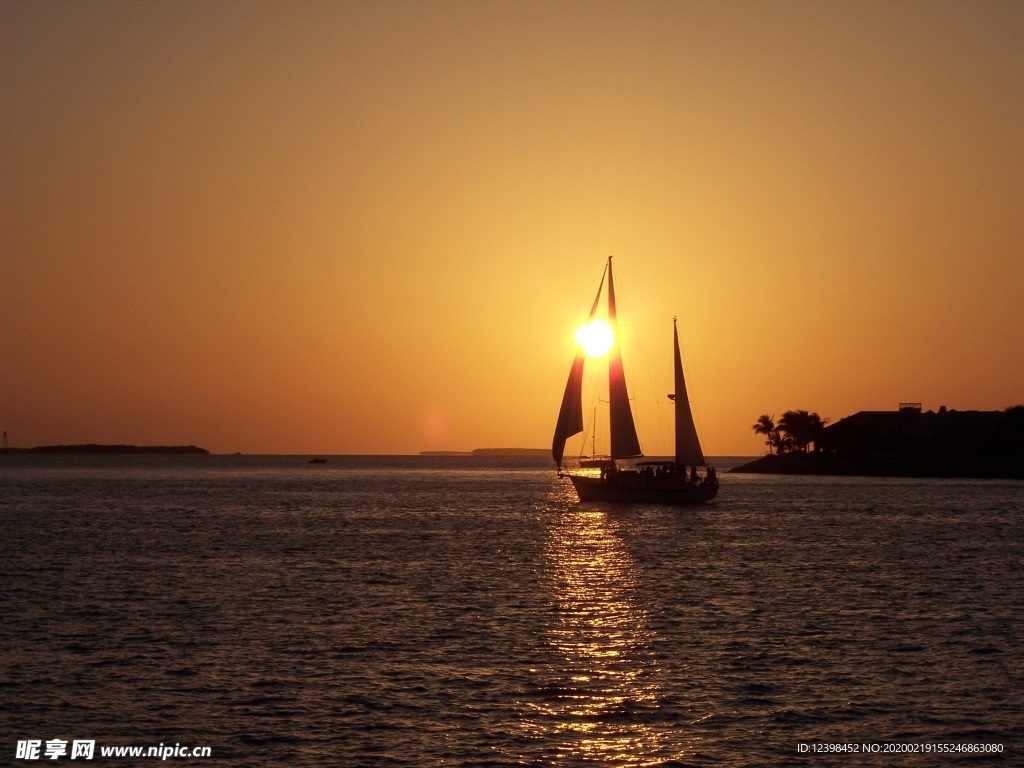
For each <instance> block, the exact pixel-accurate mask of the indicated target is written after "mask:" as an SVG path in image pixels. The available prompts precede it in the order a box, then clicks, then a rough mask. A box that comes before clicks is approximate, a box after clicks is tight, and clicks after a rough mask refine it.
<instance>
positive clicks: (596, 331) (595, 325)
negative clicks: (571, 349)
mask: <svg viewBox="0 0 1024 768" xmlns="http://www.w3.org/2000/svg"><path fill="white" fill-rule="evenodd" d="M573 338H574V339H576V343H577V344H579V345H580V346H581V347H583V351H584V352H586V353H587V357H601V356H602V355H607V354H608V350H609V349H611V348H612V344H614V343H615V331H613V330H612V327H611V326H610V325H608V323H607V322H606V321H605V320H601V319H600V318H597V319H595V320H591V321H590V322H589V323H584V324H583V325H581V326H580V327H579V328H577V329H576V334H575V335H574V336H573Z"/></svg>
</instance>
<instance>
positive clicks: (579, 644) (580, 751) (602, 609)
mask: <svg viewBox="0 0 1024 768" xmlns="http://www.w3.org/2000/svg"><path fill="white" fill-rule="evenodd" d="M622 525H623V524H622V523H621V522H619V521H617V520H616V519H615V517H614V516H613V515H610V514H609V513H608V512H607V511H604V510H597V509H589V510H588V509H582V508H579V507H575V508H571V509H568V510H567V511H565V512H564V513H563V514H556V515H555V516H554V517H552V520H551V524H550V529H549V536H548V542H547V547H546V551H545V559H546V564H547V572H546V574H545V576H546V581H547V584H548V585H549V588H550V594H551V600H552V608H553V611H552V621H551V623H550V625H549V627H548V631H547V635H546V637H545V638H544V640H545V642H546V644H547V646H548V649H549V651H552V652H553V653H552V654H551V655H552V657H553V661H552V663H551V666H550V668H548V669H546V670H537V671H536V672H537V678H538V683H540V690H539V692H538V695H537V696H536V697H535V699H534V700H532V701H529V702H526V703H525V704H524V709H525V710H526V711H525V713H524V721H525V722H524V726H525V728H526V732H527V735H528V736H529V738H531V739H532V740H537V741H539V742H541V743H542V744H543V745H544V747H543V748H544V751H545V752H546V753H547V755H548V756H549V757H550V758H551V759H553V760H560V761H561V760H564V759H566V758H571V759H572V760H575V761H579V762H594V763H597V764H618V765H647V764H657V763H661V762H663V761H664V760H665V759H666V758H667V757H678V751H677V752H676V754H671V745H670V744H669V743H667V739H666V736H667V729H668V728H669V727H670V725H669V724H668V723H667V722H666V718H665V713H664V712H662V711H661V708H660V693H661V690H660V685H659V669H658V662H657V659H656V655H655V652H654V650H653V646H652V643H653V641H654V640H655V638H654V635H653V632H652V630H651V629H650V627H649V621H648V612H647V609H645V607H644V604H643V600H642V595H641V591H640V588H639V584H638V569H637V566H636V563H635V562H634V560H633V558H632V556H631V555H630V553H629V551H628V549H627V547H626V545H625V542H624V541H623V538H622V536H621V531H620V528H621V526H622Z"/></svg>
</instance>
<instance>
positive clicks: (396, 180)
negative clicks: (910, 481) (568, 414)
mask: <svg viewBox="0 0 1024 768" xmlns="http://www.w3.org/2000/svg"><path fill="white" fill-rule="evenodd" d="M0 35H2V50H0V57H2V58H0V86H2V91H0V131H2V133H0V140H2V144H0V195H2V197H0V205H2V220H0V227H2V231H0V269H2V272H0V363H2V364H0V427H2V428H3V429H5V430H7V431H8V434H9V441H10V443H11V444H12V445H19V446H32V445H39V444H47V443H78V442H106V443H136V444H154V443H163V444H178V443H195V444H198V445H202V446H204V447H206V448H209V449H210V450H212V451H214V452H234V451H242V452H246V453H415V452H418V451H420V450H432V449H441V450H468V449H471V448H474V447H485V446H537V447H544V446H548V445H550V441H551V433H552V430H553V427H554V422H555V418H556V416H557V411H558V406H559V400H560V397H561V393H562V389H563V387H564V385H565V378H566V376H567V374H568V371H569V365H570V363H571V359H572V355H573V350H574V342H573V340H572V336H573V332H574V331H575V329H576V326H577V325H578V324H579V323H580V322H582V320H583V319H584V318H585V316H586V313H587V311H588V310H589V308H590V302H591V301H592V300H593V295H594V292H595V290H596V288H597V283H598V280H599V279H600V274H601V270H602V268H603V263H604V260H605V258H606V257H607V255H608V254H609V253H614V254H615V265H616V277H617V287H618V288H619V291H620V298H621V301H622V305H623V306H622V311H623V314H624V315H625V318H624V319H626V320H627V321H628V322H629V323H630V325H629V327H628V328H627V329H626V330H627V331H628V333H629V334H635V336H637V337H638V338H639V341H640V343H641V345H642V350H643V358H639V357H635V356H634V357H631V356H630V351H629V348H628V346H627V347H626V350H625V355H626V357H625V363H626V366H627V375H629V376H630V378H631V383H630V387H631V392H632V393H633V394H634V395H635V396H636V397H637V398H638V400H637V406H636V407H637V409H638V411H639V412H640V416H641V427H640V431H641V440H642V441H643V442H644V445H645V450H647V452H648V453H659V452H661V450H660V444H659V443H658V442H657V441H655V442H653V443H652V442H650V441H649V440H648V439H646V435H645V432H650V431H656V429H657V427H656V426H655V427H654V428H653V430H652V429H649V428H650V427H651V424H652V423H654V421H656V418H655V417H656V415H657V406H655V408H654V410H649V409H647V407H646V406H644V405H643V404H642V401H641V398H642V397H644V396H647V395H650V394H657V395H658V396H659V397H660V398H661V400H662V401H664V393H665V392H667V391H668V390H669V389H670V388H671V385H670V381H671V372H670V364H671V357H670V355H671V347H670V344H671V329H672V324H671V319H672V316H673V315H678V317H679V320H680V333H681V337H682V341H683V344H684V347H685V350H684V351H685V357H686V362H687V365H688V372H689V374H690V391H691V396H692V399H693V401H694V406H695V409H696V413H697V418H698V426H699V428H700V431H701V436H702V439H703V442H704V447H705V451H706V452H707V453H708V454H711V455H721V454H756V453H759V452H761V451H762V450H763V445H762V442H761V438H759V437H758V436H756V435H754V434H753V432H752V431H751V429H750V425H751V424H753V422H754V421H755V420H756V419H757V417H758V415H760V414H761V413H768V414H772V413H775V414H781V412H782V411H784V410H787V409H791V408H806V409H809V410H814V411H817V412H819V413H820V414H821V415H822V416H827V417H831V418H832V419H833V420H835V419H838V418H841V417H843V416H845V415H848V414H850V413H853V412H855V411H858V410H863V409H892V408H895V407H896V406H897V404H898V402H899V401H901V400H915V401H922V402H923V403H924V406H925V408H926V409H927V408H938V406H940V405H947V406H949V407H955V408H961V409H973V408H978V409H994V408H1005V407H1007V406H1010V405H1014V404H1017V403H1021V402H1024V355H1022V354H1021V352H1020V348H1021V343H1022V342H1021V334H1022V330H1021V329H1022V328H1024V267H1022V265H1024V140H1022V138H1021V137H1022V136H1024V4H1022V3H1020V2H1018V1H1017V0H1011V1H1010V2H983V1H978V0H970V1H964V2H939V1H937V0H936V1H932V0H929V1H928V2H898V3H892V2H864V0H854V1H852V2H822V3H804V2H730V3H719V2H706V3H705V2H667V3H662V2H653V1H652V2H644V3H633V2H615V3H605V2H596V1H590V0H588V1H586V2H557V1H556V2H526V1H523V2H483V3H481V2H475V1H472V2H430V1H429V0H423V1H422V2H362V3H342V2H334V1H333V0H332V1H331V2H299V1H298V0H288V1H287V2H255V1H253V0H246V1H245V2H227V1H224V2H216V3H208V2H205V1H202V2H187V1H186V2H174V3H137V2H104V1H103V0H97V1H95V2H88V3H67V2H56V3H54V2H47V1H46V0H42V1H40V0H31V1H29V0H24V1H20V0H19V1H14V2H12V0H0ZM664 405H665V403H664V402H662V406H664ZM572 450H574V447H573V445H572V444H570V448H569V451H570V452H571V451H572Z"/></svg>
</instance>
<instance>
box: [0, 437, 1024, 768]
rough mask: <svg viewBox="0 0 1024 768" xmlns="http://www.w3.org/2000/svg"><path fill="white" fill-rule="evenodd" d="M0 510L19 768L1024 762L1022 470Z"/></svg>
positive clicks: (472, 487) (88, 492) (180, 492)
mask: <svg viewBox="0 0 1024 768" xmlns="http://www.w3.org/2000/svg"><path fill="white" fill-rule="evenodd" d="M0 521H2V526H3V537H2V542H0V551H2V560H0V576H2V582H0V589H2V603H0V607H2V611H3V613H2V616H3V619H2V622H0V764H4V765H7V764H20V765H30V764H33V763H32V762H31V761H26V760H20V759H18V747H19V742H22V743H24V742H28V741H30V740H38V741H39V742H41V747H40V749H41V750H45V748H46V746H47V743H48V742H50V741H52V740H56V739H59V740H63V741H67V742H68V744H69V747H68V749H69V750H70V749H71V746H70V745H71V744H72V742H73V741H74V740H82V741H93V742H95V756H94V760H93V763H90V764H96V765H107V766H114V765H147V764H150V765H151V764H154V761H156V762H160V760H159V758H148V759H144V758H138V759H130V758H116V757H110V756H102V755H101V754H100V749H101V748H102V747H110V746H133V745H137V746H142V747H149V746H157V745H160V746H161V747H167V748H171V747H174V746H175V745H177V747H179V748H181V749H182V750H183V749H185V748H188V749H191V748H193V747H208V748H209V750H210V753H211V757H206V758H203V757H195V756H184V757H182V756H178V757H171V758H169V760H168V762H169V763H173V764H176V765H203V764H216V765H230V766H254V767H256V768H262V767H263V766H280V765H288V766H549V765H557V766H583V765H585V766H589V765H596V766H617V765H622V766H770V765H822V764H834V765H844V766H849V765H942V766H950V765H960V764H970V765H988V764H1000V765H1003V764H1005V765H1022V764H1024V714H1022V712H1024V705H1022V701H1024V659H1022V646H1021V640H1022V639H1024V483H1020V482H1004V481H976V480H975V481H959V480H913V479H884V478H822V477H813V478H812V477H804V478H801V477H771V476H756V475H730V474H723V475H722V487H721V492H720V494H719V498H718V499H717V500H716V501H715V502H714V503H712V504H709V505H706V506H701V507H693V508H682V509H672V508H658V507H643V506H633V507H614V506H602V505H580V504H578V503H576V502H575V498H574V496H573V492H572V489H571V486H570V485H569V483H568V481H563V480H559V479H558V478H557V477H555V475H554V473H553V472H552V471H551V469H550V467H549V464H548V462H545V461H537V460H530V459H480V458H467V457H405V458H401V457H389V458H356V457H332V458H331V459H330V461H329V463H327V464H326V465H310V464H307V463H306V462H305V460H304V459H302V458H297V457H246V456H240V457H225V456H204V457H130V456H129V457H124V456H121V457H113V456H91V457H81V456H79V457H75V456H0ZM843 745H846V746H845V747H844V746H843ZM851 745H852V746H851ZM929 745H931V746H929ZM936 745H947V746H946V747H942V746H936ZM958 745H959V746H958ZM970 745H974V746H970ZM826 749H829V750H844V751H841V752H839V753H838V754H830V753H825V752H823V750H826ZM935 749H943V750H944V752H943V753H942V754H936V753H935V752H934V751H926V750H935ZM893 750H900V751H896V752H894V751H893ZM985 750H988V751H985ZM188 754H189V755H191V753H188ZM40 761H43V762H45V763H46V764H63V763H64V761H68V762H70V763H71V764H77V762H76V761H72V760H71V759H70V754H68V755H63V756H59V757H58V758H57V759H56V760H50V759H47V758H46V755H45V752H42V753H41V755H40ZM35 764H39V762H38V761H37V762H36V763H35Z"/></svg>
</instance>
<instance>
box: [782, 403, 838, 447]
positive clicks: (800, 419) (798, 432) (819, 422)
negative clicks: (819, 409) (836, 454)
mask: <svg viewBox="0 0 1024 768" xmlns="http://www.w3.org/2000/svg"><path fill="white" fill-rule="evenodd" d="M828 421H829V420H828V419H822V418H821V417H820V416H819V415H818V414H816V413H808V412H807V411H786V412H785V413H784V414H782V418H781V419H779V426H778V428H779V430H780V431H782V432H784V433H785V434H786V436H787V437H788V438H789V439H791V440H792V441H793V446H794V447H795V448H796V449H797V450H799V451H800V452H801V453H807V447H808V446H809V445H810V444H811V443H816V442H817V440H818V436H819V435H820V434H821V430H823V429H824V428H825V425H826V424H828Z"/></svg>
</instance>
